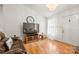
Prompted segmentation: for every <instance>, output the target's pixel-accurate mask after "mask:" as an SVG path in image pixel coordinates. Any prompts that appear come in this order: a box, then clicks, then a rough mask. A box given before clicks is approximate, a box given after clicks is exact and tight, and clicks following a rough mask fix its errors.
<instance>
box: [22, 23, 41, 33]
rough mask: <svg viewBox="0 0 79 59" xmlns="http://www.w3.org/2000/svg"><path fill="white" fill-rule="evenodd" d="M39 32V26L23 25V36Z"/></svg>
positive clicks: (33, 24)
mask: <svg viewBox="0 0 79 59" xmlns="http://www.w3.org/2000/svg"><path fill="white" fill-rule="evenodd" d="M38 32H39V24H37V23H23V33H24V34H37V33H38Z"/></svg>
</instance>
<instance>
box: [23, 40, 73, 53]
mask: <svg viewBox="0 0 79 59" xmlns="http://www.w3.org/2000/svg"><path fill="white" fill-rule="evenodd" d="M24 47H25V50H26V52H27V53H28V54H73V53H74V50H73V48H74V46H73V45H71V44H67V43H64V42H61V41H57V40H49V39H45V40H39V41H37V42H32V43H28V44H24Z"/></svg>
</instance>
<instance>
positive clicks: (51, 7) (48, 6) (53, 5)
mask: <svg viewBox="0 0 79 59" xmlns="http://www.w3.org/2000/svg"><path fill="white" fill-rule="evenodd" d="M46 6H47V8H48V9H49V10H50V11H54V10H55V9H56V7H57V6H58V4H47V5H46Z"/></svg>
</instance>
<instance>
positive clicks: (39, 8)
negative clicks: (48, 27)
mask: <svg viewBox="0 0 79 59" xmlns="http://www.w3.org/2000/svg"><path fill="white" fill-rule="evenodd" d="M26 6H28V7H29V8H31V9H33V10H35V11H36V12H38V13H39V14H40V15H42V16H44V17H49V16H51V15H54V14H56V13H59V12H62V11H65V10H69V9H72V8H77V7H79V5H78V4H59V5H58V6H57V7H56V9H55V10H53V11H50V10H49V9H48V8H47V6H46V4H27V5H26Z"/></svg>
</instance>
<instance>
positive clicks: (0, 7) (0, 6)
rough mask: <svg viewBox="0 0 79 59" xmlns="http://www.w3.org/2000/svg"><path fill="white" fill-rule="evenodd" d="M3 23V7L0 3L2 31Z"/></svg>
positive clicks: (0, 25)
mask: <svg viewBox="0 0 79 59" xmlns="http://www.w3.org/2000/svg"><path fill="white" fill-rule="evenodd" d="M3 29H4V24H3V9H2V5H0V31H2V32H3Z"/></svg>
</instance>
